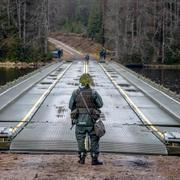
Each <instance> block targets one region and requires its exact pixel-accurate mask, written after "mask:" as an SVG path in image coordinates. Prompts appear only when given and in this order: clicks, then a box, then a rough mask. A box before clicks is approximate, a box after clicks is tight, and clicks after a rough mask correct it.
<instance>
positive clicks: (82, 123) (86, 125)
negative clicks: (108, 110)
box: [69, 86, 103, 164]
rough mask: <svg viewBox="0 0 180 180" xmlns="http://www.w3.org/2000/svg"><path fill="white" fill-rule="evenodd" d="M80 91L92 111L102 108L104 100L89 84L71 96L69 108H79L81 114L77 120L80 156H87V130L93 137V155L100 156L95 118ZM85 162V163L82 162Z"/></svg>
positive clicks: (76, 132) (76, 131)
mask: <svg viewBox="0 0 180 180" xmlns="http://www.w3.org/2000/svg"><path fill="white" fill-rule="evenodd" d="M80 92H81V94H82V96H83V98H84V100H85V101H86V104H87V106H88V108H89V110H90V111H91V110H92V109H93V108H101V107H102V106H103V101H102V98H101V96H100V95H99V94H98V93H97V91H95V90H92V89H91V88H90V87H89V86H84V87H83V88H79V89H77V90H75V91H74V92H73V94H72V96H71V99H70V102H69V108H70V109H71V111H72V110H74V109H76V108H78V109H79V116H78V118H77V119H76V120H75V124H76V130H75V134H76V139H77V142H78V150H79V154H80V156H81V155H82V156H84V158H85V156H86V150H85V143H84V141H85V137H86V132H88V134H89V136H90V138H91V156H92V157H93V156H95V157H96V158H97V157H98V154H99V137H97V136H96V134H95V132H94V129H93V125H94V122H93V119H92V118H91V116H90V115H89V113H88V111H87V109H86V106H85V104H84V102H83V99H82V97H81V95H80ZM81 164H84V163H81Z"/></svg>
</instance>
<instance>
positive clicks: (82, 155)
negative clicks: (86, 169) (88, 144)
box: [78, 152, 86, 164]
mask: <svg viewBox="0 0 180 180" xmlns="http://www.w3.org/2000/svg"><path fill="white" fill-rule="evenodd" d="M85 159H86V153H84V152H81V153H79V161H78V162H79V164H85Z"/></svg>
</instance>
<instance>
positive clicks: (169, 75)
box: [0, 68, 180, 94]
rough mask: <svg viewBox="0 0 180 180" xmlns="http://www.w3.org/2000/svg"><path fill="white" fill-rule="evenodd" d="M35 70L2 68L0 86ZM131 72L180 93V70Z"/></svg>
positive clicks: (0, 70)
mask: <svg viewBox="0 0 180 180" xmlns="http://www.w3.org/2000/svg"><path fill="white" fill-rule="evenodd" d="M34 70H35V69H33V68H0V86H2V85H5V84H6V83H7V82H10V81H13V80H15V79H17V78H18V77H20V76H24V75H25V74H28V73H30V72H32V71H34ZM131 70H133V71H135V72H137V73H139V74H141V75H143V76H145V77H147V78H150V79H151V80H152V81H155V82H156V83H158V84H161V85H163V86H164V87H167V88H169V89H170V90H172V91H174V92H176V93H178V94H179V93H180V70H178V69H157V68H131Z"/></svg>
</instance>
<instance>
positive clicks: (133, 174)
mask: <svg viewBox="0 0 180 180" xmlns="http://www.w3.org/2000/svg"><path fill="white" fill-rule="evenodd" d="M100 158H101V159H102V160H103V161H104V165H103V166H92V165H91V158H90V156H89V155H88V157H87V160H86V164H85V165H79V164H78V163H77V156H76V155H75V154H74V155H58V154H55V155H53V154H49V155H43V154H34V155H33V154H32V155H29V154H2V153H1V154H0V179H1V180H36V179H39V180H56V179H60V180H61V179H62V180H73V179H75V180H76V179H77V180H93V179H97V180H119V179H120V180H126V179H127V180H179V179H180V157H175V156H139V155H138V156H137V155H115V154H101V156H100Z"/></svg>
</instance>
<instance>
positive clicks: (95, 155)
mask: <svg viewBox="0 0 180 180" xmlns="http://www.w3.org/2000/svg"><path fill="white" fill-rule="evenodd" d="M92 165H103V162H102V161H99V160H98V155H97V154H93V155H92Z"/></svg>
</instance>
